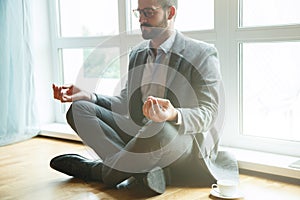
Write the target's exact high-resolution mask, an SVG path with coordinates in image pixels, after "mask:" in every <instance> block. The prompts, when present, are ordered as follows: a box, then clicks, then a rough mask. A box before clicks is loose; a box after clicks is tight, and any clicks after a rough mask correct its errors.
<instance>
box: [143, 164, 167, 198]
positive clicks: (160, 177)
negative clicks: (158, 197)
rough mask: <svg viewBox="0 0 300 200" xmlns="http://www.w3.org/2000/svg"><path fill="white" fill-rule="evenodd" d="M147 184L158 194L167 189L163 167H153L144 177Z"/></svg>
mask: <svg viewBox="0 0 300 200" xmlns="http://www.w3.org/2000/svg"><path fill="white" fill-rule="evenodd" d="M144 181H145V185H147V186H148V187H149V189H151V190H152V191H154V192H156V193H157V194H162V193H164V192H165V190H166V180H165V175H164V171H163V169H161V168H160V167H156V168H154V169H152V170H151V171H150V172H149V173H148V174H147V176H146V177H145V179H144Z"/></svg>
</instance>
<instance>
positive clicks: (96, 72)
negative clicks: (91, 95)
mask: <svg viewBox="0 0 300 200" xmlns="http://www.w3.org/2000/svg"><path fill="white" fill-rule="evenodd" d="M119 54H120V52H119V48H117V47H112V48H96V49H89V48H85V49H63V50H62V58H63V60H62V63H63V73H64V77H63V78H64V84H70V83H76V84H79V85H84V86H86V84H92V85H89V86H88V87H89V88H95V91H96V92H98V93H101V94H106V95H112V94H113V93H114V91H115V89H116V86H117V84H118V83H119V80H120V59H119V58H120V56H119ZM78 81H80V82H78Z"/></svg>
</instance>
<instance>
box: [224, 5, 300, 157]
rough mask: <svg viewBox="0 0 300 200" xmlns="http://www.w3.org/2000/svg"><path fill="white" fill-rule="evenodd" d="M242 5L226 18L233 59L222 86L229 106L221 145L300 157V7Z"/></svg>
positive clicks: (233, 9)
mask: <svg viewBox="0 0 300 200" xmlns="http://www.w3.org/2000/svg"><path fill="white" fill-rule="evenodd" d="M238 3H239V5H237V4H235V5H232V7H231V8H230V9H231V11H232V12H233V13H232V14H231V15H230V16H229V18H228V20H229V21H230V22H231V23H229V24H228V25H229V27H230V30H229V37H228V44H230V49H229V53H228V54H227V55H228V56H229V57H230V59H229V61H228V64H229V65H228V66H227V68H226V71H227V70H228V72H226V71H225V73H224V74H225V76H224V80H225V82H226V81H227V85H228V87H227V88H225V90H226V92H227V97H228V99H227V101H228V102H230V103H228V104H227V105H228V106H227V107H226V110H227V116H228V117H227V120H225V121H226V124H225V128H224V136H225V137H223V138H222V139H223V142H222V143H223V144H224V145H227V146H233V147H239V148H245V149H252V150H257V151H265V152H272V153H279V154H286V155H291V156H300V148H299V147H300V139H299V136H300V135H299V133H300V126H299V125H298V123H297V122H298V121H299V120H300V115H299V113H300V112H299V111H300V110H299V105H300V101H299V100H300V84H299V83H300V82H299V78H298V74H300V67H299V66H300V60H299V56H298V55H297V52H299V50H300V37H299V31H300V26H299V24H300V14H299V12H298V11H297V12H296V10H297V9H296V8H298V7H299V5H300V4H299V2H298V1H292V0H290V1H285V0H281V1H280V0H275V1H269V0H267V1H256V0H239V1H238ZM271 5H272V6H271ZM279 8H280V9H279ZM287 13H288V14H287ZM224 39H225V40H226V38H224ZM221 47H222V46H221ZM225 67H226V66H225Z"/></svg>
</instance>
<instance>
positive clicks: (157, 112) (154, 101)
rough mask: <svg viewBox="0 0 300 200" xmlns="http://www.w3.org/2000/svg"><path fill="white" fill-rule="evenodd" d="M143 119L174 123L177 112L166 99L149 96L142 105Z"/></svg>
mask: <svg viewBox="0 0 300 200" xmlns="http://www.w3.org/2000/svg"><path fill="white" fill-rule="evenodd" d="M143 113H144V115H145V117H147V118H148V119H150V120H152V121H154V122H165V121H176V120H177V116H178V113H177V110H176V109H175V108H174V107H173V105H172V104H171V102H170V101H169V100H168V99H161V98H156V97H153V96H149V97H148V98H147V100H146V101H145V102H144V105H143Z"/></svg>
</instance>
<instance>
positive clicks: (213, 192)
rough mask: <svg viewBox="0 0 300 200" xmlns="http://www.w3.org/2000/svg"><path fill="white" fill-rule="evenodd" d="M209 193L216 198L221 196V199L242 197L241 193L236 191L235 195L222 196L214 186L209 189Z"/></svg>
mask: <svg viewBox="0 0 300 200" xmlns="http://www.w3.org/2000/svg"><path fill="white" fill-rule="evenodd" d="M210 194H211V195H213V196H215V197H218V198H222V199H238V198H243V195H242V194H241V193H239V192H237V193H236V194H235V195H232V196H230V197H229V196H223V195H221V194H220V193H219V189H218V188H214V189H211V190H210Z"/></svg>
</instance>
